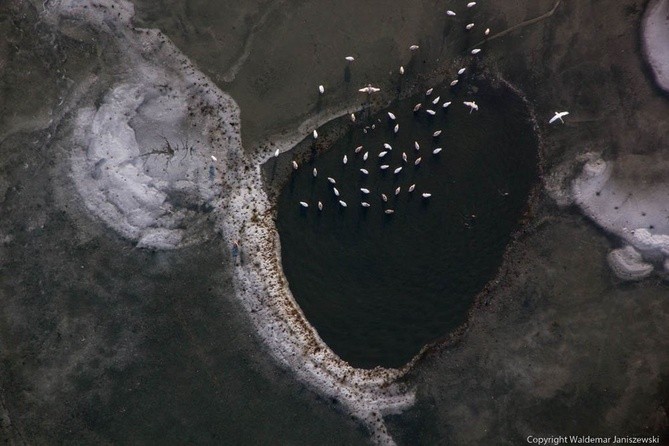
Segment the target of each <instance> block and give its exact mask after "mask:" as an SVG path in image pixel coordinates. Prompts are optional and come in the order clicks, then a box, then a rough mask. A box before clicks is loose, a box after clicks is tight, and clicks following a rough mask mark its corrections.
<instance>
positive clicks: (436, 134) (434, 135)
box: [432, 130, 441, 138]
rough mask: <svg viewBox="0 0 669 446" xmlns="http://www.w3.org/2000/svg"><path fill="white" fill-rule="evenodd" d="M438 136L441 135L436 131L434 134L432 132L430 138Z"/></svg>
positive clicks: (439, 131)
mask: <svg viewBox="0 0 669 446" xmlns="http://www.w3.org/2000/svg"><path fill="white" fill-rule="evenodd" d="M439 135H441V130H437V131H436V132H434V133H433V134H432V137H433V138H436V137H437V136H439Z"/></svg>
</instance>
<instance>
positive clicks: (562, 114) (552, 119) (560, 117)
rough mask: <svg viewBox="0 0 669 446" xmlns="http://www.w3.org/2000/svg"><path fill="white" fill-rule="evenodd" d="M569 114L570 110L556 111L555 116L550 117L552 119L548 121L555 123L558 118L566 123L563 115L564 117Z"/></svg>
mask: <svg viewBox="0 0 669 446" xmlns="http://www.w3.org/2000/svg"><path fill="white" fill-rule="evenodd" d="M568 114H569V112H568V111H563V112H555V116H553V117H552V118H551V119H550V121H548V123H549V124H552V123H554V122H555V121H557V120H558V119H559V120H560V122H561V123H563V124H564V121H563V120H562V117H563V116H567V115H568Z"/></svg>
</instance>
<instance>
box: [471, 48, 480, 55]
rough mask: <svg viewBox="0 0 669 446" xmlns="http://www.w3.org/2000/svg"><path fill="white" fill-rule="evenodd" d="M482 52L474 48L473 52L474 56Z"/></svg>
mask: <svg viewBox="0 0 669 446" xmlns="http://www.w3.org/2000/svg"><path fill="white" fill-rule="evenodd" d="M480 52H481V48H474V49H473V50H472V54H474V55H477V54H478V53H480Z"/></svg>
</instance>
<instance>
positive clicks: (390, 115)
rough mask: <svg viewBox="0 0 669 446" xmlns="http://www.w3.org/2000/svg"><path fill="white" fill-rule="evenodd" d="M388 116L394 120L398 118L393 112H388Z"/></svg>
mask: <svg viewBox="0 0 669 446" xmlns="http://www.w3.org/2000/svg"><path fill="white" fill-rule="evenodd" d="M388 117H389V118H390V119H392V120H393V121H394V120H395V119H396V118H395V114H394V113H393V112H388Z"/></svg>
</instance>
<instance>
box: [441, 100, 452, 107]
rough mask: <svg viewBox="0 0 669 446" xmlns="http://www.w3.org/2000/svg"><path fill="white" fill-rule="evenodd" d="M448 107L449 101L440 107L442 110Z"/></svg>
mask: <svg viewBox="0 0 669 446" xmlns="http://www.w3.org/2000/svg"><path fill="white" fill-rule="evenodd" d="M449 105H451V101H448V102H444V104H443V105H442V106H441V107H442V108H448V106H449Z"/></svg>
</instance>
